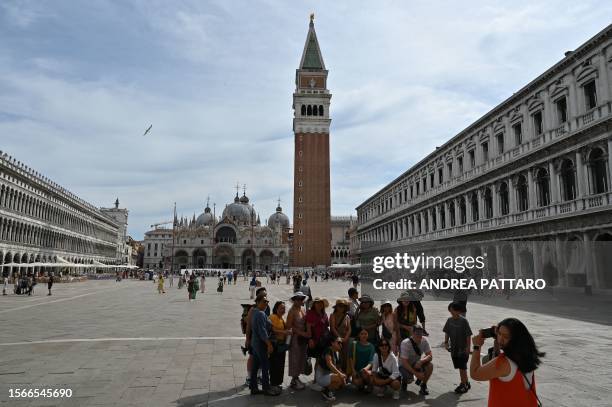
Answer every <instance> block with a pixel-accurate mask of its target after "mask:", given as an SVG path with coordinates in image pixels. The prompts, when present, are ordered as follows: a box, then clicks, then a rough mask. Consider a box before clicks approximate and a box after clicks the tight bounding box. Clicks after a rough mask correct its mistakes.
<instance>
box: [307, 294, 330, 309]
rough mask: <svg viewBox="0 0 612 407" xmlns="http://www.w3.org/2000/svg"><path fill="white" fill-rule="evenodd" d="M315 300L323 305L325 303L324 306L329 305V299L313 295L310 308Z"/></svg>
mask: <svg viewBox="0 0 612 407" xmlns="http://www.w3.org/2000/svg"><path fill="white" fill-rule="evenodd" d="M317 302H322V303H323V305H325V308H327V307H329V301H327V300H326V299H325V298H321V297H315V298H314V300H312V307H310V308H311V309H312V308H313V307H314V305H315V304H316V303H317Z"/></svg>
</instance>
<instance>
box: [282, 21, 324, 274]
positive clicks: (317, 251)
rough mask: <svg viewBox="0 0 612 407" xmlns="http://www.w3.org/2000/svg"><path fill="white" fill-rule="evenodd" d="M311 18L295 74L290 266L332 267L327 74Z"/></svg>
mask: <svg viewBox="0 0 612 407" xmlns="http://www.w3.org/2000/svg"><path fill="white" fill-rule="evenodd" d="M313 20H314V16H311V19H310V27H309V29H308V35H307V36H306V44H305V45H304V51H303V53H302V59H301V61H300V66H299V68H298V69H297V70H296V74H295V85H296V87H295V92H294V94H293V110H294V115H293V133H294V135H295V159H294V181H293V239H292V245H293V247H292V258H291V264H292V266H296V267H304V266H307V267H310V266H317V265H329V264H330V262H331V258H330V254H331V234H330V217H331V213H330V178H329V177H330V172H329V169H330V165H329V127H330V124H331V119H330V115H329V105H330V100H331V93H330V92H329V90H328V89H327V74H328V71H327V70H326V69H325V64H324V63H323V56H322V54H321V49H320V48H319V42H318V40H317V35H316V33H315V29H314V21H313Z"/></svg>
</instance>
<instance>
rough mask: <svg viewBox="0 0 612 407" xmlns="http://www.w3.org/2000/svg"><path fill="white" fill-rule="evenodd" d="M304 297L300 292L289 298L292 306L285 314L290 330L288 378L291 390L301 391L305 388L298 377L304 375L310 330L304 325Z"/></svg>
mask: <svg viewBox="0 0 612 407" xmlns="http://www.w3.org/2000/svg"><path fill="white" fill-rule="evenodd" d="M305 299H306V296H305V295H304V294H302V293H301V292H297V293H295V294H294V295H293V296H292V297H291V301H292V302H293V305H292V306H291V308H290V309H289V313H288V314H287V328H289V329H291V332H292V337H291V343H290V347H289V376H290V377H291V388H292V389H294V390H303V389H304V388H305V387H306V386H305V385H304V383H303V382H302V381H300V375H301V374H304V372H305V368H306V353H307V349H308V340H309V339H310V330H309V329H308V326H307V325H306V313H305V312H304V300H305Z"/></svg>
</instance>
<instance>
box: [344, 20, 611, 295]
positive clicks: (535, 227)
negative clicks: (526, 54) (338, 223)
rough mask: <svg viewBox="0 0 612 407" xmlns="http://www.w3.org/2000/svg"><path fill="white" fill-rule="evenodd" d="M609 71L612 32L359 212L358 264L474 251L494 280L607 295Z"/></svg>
mask: <svg viewBox="0 0 612 407" xmlns="http://www.w3.org/2000/svg"><path fill="white" fill-rule="evenodd" d="M611 68H612V25H610V26H608V27H607V28H605V29H604V30H603V31H601V32H600V33H598V34H597V35H596V36H594V37H593V38H591V39H590V40H589V41H587V42H586V43H585V44H583V45H581V46H580V47H579V48H578V49H576V50H575V51H572V52H568V53H566V56H565V58H563V59H562V60H561V61H560V62H558V63H557V64H556V65H554V66H553V67H552V68H550V69H548V70H547V71H546V72H544V73H543V74H542V75H540V76H539V77H537V78H536V79H534V80H533V81H532V82H530V83H529V84H528V85H526V86H525V87H523V88H522V89H520V90H518V91H517V92H516V93H514V94H513V95H512V96H511V97H510V98H508V99H507V100H505V101H503V102H502V103H501V104H499V105H498V106H496V107H495V108H494V109H492V110H491V111H490V112H488V113H487V114H485V115H484V116H483V117H481V118H480V119H478V120H477V121H476V122H474V123H473V124H472V125H470V126H469V127H468V128H466V129H465V130H464V131H462V132H461V133H459V134H458V135H456V136H455V137H453V138H452V139H450V140H449V141H448V142H447V143H445V144H444V145H442V146H441V147H438V148H436V150H435V151H434V152H432V153H431V154H429V155H428V156H427V157H425V158H424V159H423V160H421V161H420V162H418V163H417V164H416V165H414V166H413V167H411V168H410V169H408V170H407V171H406V172H404V173H403V174H401V175H400V176H399V177H398V178H396V179H395V180H394V181H392V182H391V183H390V184H388V185H387V186H385V187H384V188H383V189H381V190H380V191H378V192H377V193H376V194H374V195H373V196H371V197H370V198H368V199H367V200H366V201H365V202H363V203H362V204H360V205H359V206H358V207H357V218H358V228H357V233H356V242H355V245H356V246H357V252H358V256H359V258H360V261H362V262H364V261H365V262H369V261H371V259H372V257H373V256H375V255H380V254H390V253H394V252H396V251H397V250H398V248H402V249H406V248H409V249H414V250H419V249H420V248H421V247H423V248H425V247H429V248H431V247H437V248H440V247H443V246H444V245H445V244H448V245H457V244H459V245H460V244H462V243H466V242H470V244H471V245H472V246H473V247H472V249H473V250H475V251H477V252H478V251H480V252H486V253H487V255H488V262H489V264H490V269H491V270H490V271H491V272H493V273H496V274H497V275H498V276H504V277H517V278H519V277H535V278H543V279H545V280H546V281H547V283H548V284H549V285H551V286H563V287H586V288H587V289H591V288H596V289H610V288H612V272H610V270H609V265H610V264H612V263H611V262H612V258H610V254H609V253H610V252H612V251H611V250H610V248H609V246H608V244H607V243H606V242H609V241H611V240H612V189H611V187H610V183H611V181H612V172H611V171H612V98H611V96H612V82H611V80H610V76H611V75H612V72H611ZM606 247H607V249H606ZM568 248H570V249H568ZM595 248H598V250H595Z"/></svg>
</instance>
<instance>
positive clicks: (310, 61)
mask: <svg viewBox="0 0 612 407" xmlns="http://www.w3.org/2000/svg"><path fill="white" fill-rule="evenodd" d="M300 69H321V70H325V63H323V55H322V54H321V48H320V47H319V41H318V40H317V33H316V32H315V28H314V13H311V14H310V24H309V26H308V35H307V36H306V44H304V52H303V53H302V59H301V61H300Z"/></svg>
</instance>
